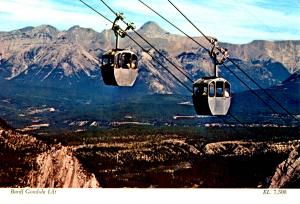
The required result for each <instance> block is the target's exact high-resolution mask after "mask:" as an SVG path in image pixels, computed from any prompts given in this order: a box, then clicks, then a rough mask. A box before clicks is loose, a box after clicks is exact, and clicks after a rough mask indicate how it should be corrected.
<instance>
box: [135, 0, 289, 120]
mask: <svg viewBox="0 0 300 204" xmlns="http://www.w3.org/2000/svg"><path fill="white" fill-rule="evenodd" d="M139 2H140V3H142V4H143V5H144V6H146V7H147V8H148V9H150V10H151V11H153V12H154V13H155V14H157V15H158V16H159V17H161V18H162V19H164V20H165V21H166V22H168V23H169V24H170V25H172V26H173V27H174V28H176V29H177V30H179V31H180V32H181V33H183V34H184V35H185V36H187V37H188V38H189V39H191V40H192V41H193V42H195V43H196V44H198V45H199V46H200V47H202V48H203V49H204V50H206V51H207V52H208V53H210V51H209V50H208V49H207V48H205V47H204V46H203V45H202V44H200V43H199V42H198V41H196V40H195V39H194V38H192V37H191V36H190V35H188V34H187V33H185V32H184V31H183V30H181V29H180V28H178V27H177V26H176V25H174V24H173V23H172V22H170V21H169V20H168V19H166V18H165V17H163V16H162V15H161V14H159V13H158V12H157V11H155V10H154V9H153V8H151V7H150V6H149V5H147V4H146V3H144V2H143V1H142V0H139ZM170 3H172V2H170ZM172 5H174V4H172ZM174 6H175V5H174ZM176 8H177V7H176ZM177 9H178V8H177ZM178 10H179V9H178ZM179 12H180V13H182V12H181V11H180V10H179ZM182 14H183V13H182ZM183 16H185V15H184V14H183ZM185 17H186V16H185ZM186 18H187V17H186ZM187 20H188V21H189V22H191V21H190V20H189V19H188V18H187ZM191 23H192V22H191ZM192 25H194V24H193V23H192ZM194 27H196V26H195V25H194ZM196 29H197V30H198V31H199V32H200V33H201V34H203V36H204V37H205V38H206V39H208V40H209V42H210V43H211V39H209V38H208V37H207V36H206V35H204V33H203V32H202V31H201V30H199V29H198V28H197V27H196ZM223 65H224V64H223ZM236 66H237V65H236ZM224 67H226V68H227V69H228V70H229V71H230V72H231V73H232V74H233V75H234V76H235V77H236V78H237V79H238V80H239V81H240V82H242V83H243V84H244V85H245V86H246V87H247V88H248V89H249V90H250V91H251V93H253V94H254V95H255V96H257V97H258V98H259V99H260V100H261V101H262V102H263V103H264V104H265V105H266V106H267V107H268V108H270V109H271V110H272V111H273V112H275V113H277V112H276V111H275V109H273V108H272V106H271V105H269V104H268V103H267V102H265V100H264V99H263V98H261V97H260V96H259V95H258V94H257V93H256V92H254V91H253V90H252V89H251V87H250V86H248V85H247V84H246V83H245V82H243V81H242V80H241V79H240V77H239V76H237V75H236V74H235V73H234V72H233V71H232V70H230V69H229V68H228V67H227V66H226V65H224ZM282 119H283V118H282ZM283 120H284V119H283ZM284 122H285V123H286V124H288V122H287V121H286V120H284Z"/></svg>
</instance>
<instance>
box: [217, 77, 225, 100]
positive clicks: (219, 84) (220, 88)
mask: <svg viewBox="0 0 300 204" xmlns="http://www.w3.org/2000/svg"><path fill="white" fill-rule="evenodd" d="M223 85H224V83H223V81H217V82H216V97H223Z"/></svg>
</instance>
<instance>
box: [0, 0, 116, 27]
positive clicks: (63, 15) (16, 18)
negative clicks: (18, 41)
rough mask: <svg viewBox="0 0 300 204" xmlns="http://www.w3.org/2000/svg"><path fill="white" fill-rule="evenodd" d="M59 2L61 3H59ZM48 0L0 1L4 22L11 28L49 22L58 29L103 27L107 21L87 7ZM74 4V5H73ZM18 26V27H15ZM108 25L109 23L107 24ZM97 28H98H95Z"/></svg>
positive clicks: (0, 10)
mask: <svg viewBox="0 0 300 204" xmlns="http://www.w3.org/2000/svg"><path fill="white" fill-rule="evenodd" d="M59 4H61V3H59ZM59 4H56V2H55V1H49V0H27V1H26V2H25V1H22V0H8V1H4V0H1V1H0V12H5V15H4V14H2V15H1V16H2V19H5V21H4V20H3V23H4V24H6V25H7V24H10V25H11V26H8V27H11V29H17V28H20V26H18V25H24V24H27V26H29V25H30V26H37V25H41V24H51V25H54V26H56V27H58V28H59V29H66V28H69V27H71V26H73V25H80V26H83V27H91V28H101V30H102V29H104V28H105V27H107V26H106V25H108V24H109V23H108V22H107V21H105V20H104V19H102V18H101V17H100V18H99V17H97V16H95V15H94V14H93V13H91V12H90V11H89V10H88V9H86V8H85V7H83V6H81V7H80V8H78V7H77V6H76V4H73V5H72V4H70V5H69V6H68V5H60V7H57V6H58V5H59ZM74 5H75V6H74ZM17 26H18V27H17ZM109 26H110V25H109ZM97 30H99V29H97Z"/></svg>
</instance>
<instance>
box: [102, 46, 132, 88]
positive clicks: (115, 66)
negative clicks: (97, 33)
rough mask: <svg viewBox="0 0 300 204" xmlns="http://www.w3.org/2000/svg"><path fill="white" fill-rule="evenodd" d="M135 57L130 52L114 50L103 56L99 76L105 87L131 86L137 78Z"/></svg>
mask: <svg viewBox="0 0 300 204" xmlns="http://www.w3.org/2000/svg"><path fill="white" fill-rule="evenodd" d="M137 67H138V62H137V56H136V55H135V54H134V53H133V52H132V51H130V50H123V49H114V50H110V51H108V52H106V53H104V54H103V56H102V66H101V74H102V78H103V81H104V83H105V84H106V85H112V86H133V84H134V82H135V80H136V78H137V76H138V68H137Z"/></svg>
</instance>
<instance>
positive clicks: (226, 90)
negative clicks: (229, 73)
mask: <svg viewBox="0 0 300 204" xmlns="http://www.w3.org/2000/svg"><path fill="white" fill-rule="evenodd" d="M224 96H225V97H226V98H228V97H230V84H229V83H228V82H225V90H224Z"/></svg>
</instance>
